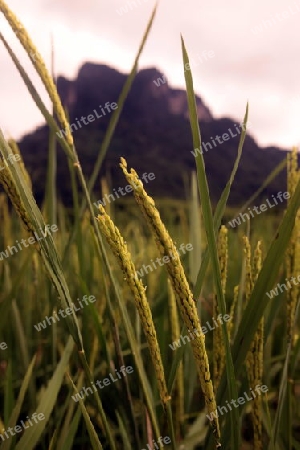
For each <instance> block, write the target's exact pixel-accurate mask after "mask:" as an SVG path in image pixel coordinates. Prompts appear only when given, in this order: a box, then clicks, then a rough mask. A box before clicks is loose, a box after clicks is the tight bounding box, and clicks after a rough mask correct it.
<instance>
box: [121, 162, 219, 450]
mask: <svg viewBox="0 0 300 450" xmlns="http://www.w3.org/2000/svg"><path fill="white" fill-rule="evenodd" d="M120 167H121V169H122V170H123V173H124V175H125V177H126V179H127V181H128V183H129V184H130V185H131V187H132V188H133V192H134V196H135V199H136V201H137V203H138V205H139V207H140V209H141V210H142V212H143V213H144V215H145V217H146V220H147V223H148V225H149V227H150V229H151V230H152V232H153V234H154V237H155V241H156V244H157V246H158V250H159V253H160V255H161V256H162V258H164V257H165V256H167V257H168V258H169V259H170V261H169V262H168V263H167V264H166V268H167V270H168V273H169V277H170V280H171V283H172V287H173V290H174V292H175V295H176V299H177V302H178V306H179V309H180V312H181V315H182V318H183V320H184V322H185V325H186V327H187V329H188V331H192V332H195V334H196V333H197V335H196V336H195V339H193V340H192V343H191V345H192V349H193V354H194V357H195V361H196V366H197V371H198V376H199V380H200V385H201V389H202V392H203V395H204V399H205V404H206V407H207V410H208V413H212V412H213V411H215V410H216V401H215V395H214V390H213V385H212V380H211V376H210V369H209V362H208V356H207V353H206V348H205V343H204V342H205V336H204V334H203V333H201V332H200V333H199V330H201V325H200V320H199V317H198V313H197V308H196V303H195V300H194V298H193V294H192V292H191V289H190V287H189V284H188V281H187V279H186V276H185V273H184V270H183V267H182V264H181V261H180V257H179V255H178V253H177V250H176V247H175V245H174V243H173V241H172V239H171V237H170V235H169V233H168V232H167V230H166V227H165V226H164V224H163V223H162V221H161V218H160V214H159V212H158V210H157V209H156V206H155V202H154V200H153V198H151V197H149V196H148V195H147V193H146V191H145V190H144V188H143V184H142V182H141V180H140V179H139V178H138V175H137V173H136V171H135V170H134V169H131V171H130V172H128V171H127V162H126V161H125V159H124V158H121V163H120ZM170 256H171V257H170ZM211 426H212V429H213V432H214V435H215V438H216V442H217V446H220V443H219V441H220V428H219V421H218V419H217V418H214V419H213V420H212V421H211Z"/></svg>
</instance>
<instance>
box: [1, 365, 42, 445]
mask: <svg viewBox="0 0 300 450" xmlns="http://www.w3.org/2000/svg"><path fill="white" fill-rule="evenodd" d="M35 360H36V356H34V357H33V358H32V361H31V363H30V365H29V367H28V369H27V372H26V374H25V377H24V380H23V382H22V385H21V389H20V392H19V396H18V398H17V401H16V404H15V407H14V410H13V412H12V414H11V416H10V419H9V422H8V425H7V428H8V427H11V428H14V427H15V425H16V424H17V420H18V417H19V415H20V411H21V408H22V405H23V401H24V397H25V394H26V391H27V389H28V386H29V383H30V380H31V377H32V371H33V368H34V365H35ZM11 444H12V441H11V440H10V439H8V440H7V441H4V443H3V444H2V445H1V450H9V449H10V447H11Z"/></svg>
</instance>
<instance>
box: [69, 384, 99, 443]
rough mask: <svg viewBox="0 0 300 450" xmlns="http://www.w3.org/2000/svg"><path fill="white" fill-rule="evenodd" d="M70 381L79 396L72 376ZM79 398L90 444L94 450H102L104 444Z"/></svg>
mask: <svg viewBox="0 0 300 450" xmlns="http://www.w3.org/2000/svg"><path fill="white" fill-rule="evenodd" d="M69 380H70V382H71V384H72V386H73V389H74V391H75V393H76V394H78V390H77V388H76V386H75V384H74V383H73V381H72V379H71V378H70V376H69ZM77 398H78V400H79V405H80V408H81V412H82V414H83V417H84V420H85V424H86V428H87V430H88V433H89V436H90V442H91V445H92V447H93V450H102V449H103V447H102V444H101V442H100V441H99V439H98V435H97V433H96V431H95V428H94V426H93V424H92V422H91V419H90V416H89V413H88V412H87V410H86V407H85V405H84V402H83V400H82V399H81V398H80V396H79V395H78V396H77Z"/></svg>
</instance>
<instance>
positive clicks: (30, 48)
mask: <svg viewBox="0 0 300 450" xmlns="http://www.w3.org/2000/svg"><path fill="white" fill-rule="evenodd" d="M0 11H1V12H2V13H3V15H4V16H5V18H6V20H7V21H8V23H9V25H10V26H11V28H12V30H13V31H14V33H15V35H16V36H17V38H18V39H19V41H20V43H21V44H22V46H23V47H24V49H25V51H26V53H27V54H28V56H29V57H30V59H31V61H32V64H33V66H34V67H35V69H36V71H37V73H38V74H39V76H40V78H41V80H42V81H43V83H44V86H45V88H46V90H47V92H48V95H49V97H50V99H51V101H52V103H53V108H54V111H55V113H56V115H57V118H58V120H59V122H60V124H61V126H62V128H63V129H65V131H66V140H67V142H68V144H69V145H70V147H73V144H74V142H73V136H72V134H71V131H70V127H69V123H68V121H67V118H66V115H65V111H64V109H63V107H62V104H61V101H60V98H59V95H58V93H57V89H56V86H55V84H54V82H53V78H52V77H51V75H50V74H49V72H48V70H47V68H46V65H45V63H44V60H43V58H42V57H41V55H40V53H39V51H38V50H37V48H36V46H35V45H34V43H33V42H32V40H31V38H30V36H29V34H28V32H27V30H26V29H25V28H24V26H23V25H22V23H21V22H20V20H19V19H18V18H17V16H16V15H15V14H14V13H13V12H12V11H11V9H10V8H9V7H8V6H7V4H6V3H5V2H4V1H3V0H0Z"/></svg>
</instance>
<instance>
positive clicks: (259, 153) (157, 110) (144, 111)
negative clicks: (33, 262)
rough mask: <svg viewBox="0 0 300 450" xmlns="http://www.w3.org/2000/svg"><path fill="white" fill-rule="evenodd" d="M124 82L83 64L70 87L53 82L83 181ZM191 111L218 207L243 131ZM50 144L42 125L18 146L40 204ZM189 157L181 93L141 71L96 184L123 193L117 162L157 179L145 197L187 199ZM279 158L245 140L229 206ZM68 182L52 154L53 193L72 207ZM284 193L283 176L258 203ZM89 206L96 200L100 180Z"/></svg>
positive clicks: (61, 158)
mask: <svg viewBox="0 0 300 450" xmlns="http://www.w3.org/2000/svg"><path fill="white" fill-rule="evenodd" d="M126 78H127V74H123V73H120V72H118V71H117V70H115V69H113V68H111V67H108V66H106V65H102V64H93V63H86V64H84V65H83V66H82V67H81V68H80V70H79V72H78V75H77V78H75V79H74V80H69V79H67V78H65V77H59V78H58V80H57V87H58V92H59V94H60V97H61V99H62V102H63V105H64V106H65V107H66V109H67V111H68V114H69V117H70V124H71V125H72V133H73V136H74V140H75V144H76V149H77V152H78V154H79V159H80V161H81V164H82V168H83V172H84V174H85V175H87V176H89V175H91V173H92V169H93V166H94V164H95V161H96V157H97V154H98V152H99V149H100V145H101V142H102V141H103V138H104V135H105V131H106V129H107V127H108V123H109V120H110V118H111V116H112V114H111V112H112V107H113V104H114V103H117V101H118V97H119V94H120V92H121V89H122V87H123V85H124V83H125V81H126ZM107 102H108V103H109V105H111V106H109V105H107ZM196 104H197V110H198V116H199V120H200V128H201V136H202V143H203V147H202V149H204V150H206V151H204V159H205V165H206V170H207V176H208V182H209V187H210V193H211V196H212V199H213V201H214V202H216V201H217V200H218V199H219V197H220V194H221V192H222V190H223V188H224V187H225V184H226V182H227V180H228V178H229V175H230V172H231V170H232V167H233V164H234V160H235V158H236V154H237V148H238V141H239V131H240V129H241V127H240V126H239V123H238V122H237V121H234V120H232V119H230V118H222V119H214V117H213V116H212V114H211V112H210V110H209V108H208V107H207V106H206V105H205V104H204V103H203V101H202V100H201V98H200V97H198V96H197V98H196ZM105 105H106V107H105ZM115 107H116V106H115ZM109 111H110V112H109ZM101 113H103V114H101ZM100 116H102V117H100ZM88 117H89V119H87V118H88ZM82 118H83V119H82ZM58 140H59V138H58ZM48 142H49V130H48V127H47V126H46V125H45V126H43V127H40V128H38V129H37V130H35V131H34V132H32V133H30V134H28V135H26V136H24V137H23V138H22V140H21V141H20V143H19V145H20V148H21V151H22V154H23V155H24V161H25V164H26V166H27V167H28V170H29V172H30V174H31V176H32V179H33V186H34V191H35V195H36V197H37V199H38V201H41V200H42V198H43V195H44V184H45V179H46V167H47V158H48ZM192 151H194V149H193V143H192V138H191V132H190V125H189V121H188V105H187V99H186V93H185V91H184V90H180V89H173V88H172V87H170V86H169V84H168V82H167V80H166V78H165V76H164V75H163V74H162V73H161V72H159V71H158V70H157V69H155V68H148V69H143V70H140V71H139V72H138V73H137V75H136V78H135V80H134V83H133V86H132V89H131V91H130V93H129V95H128V98H127V100H126V103H125V106H124V109H123V111H122V114H121V118H120V121H119V123H118V124H117V127H116V130H115V134H114V138H113V139H112V142H111V145H110V148H109V151H108V154H107V156H106V158H105V161H104V164H103V168H102V171H101V176H102V175H109V178H110V179H111V183H112V189H113V188H115V189H118V188H119V187H124V186H125V185H126V182H125V180H124V177H123V174H122V172H121V170H120V169H119V165H118V164H119V159H120V156H124V157H125V158H126V159H127V161H128V165H129V167H134V168H135V169H136V170H137V172H138V173H139V174H143V173H144V172H147V173H150V172H152V173H154V174H155V181H154V182H151V183H149V184H147V190H148V191H149V193H150V194H151V195H154V196H156V197H175V198H185V197H186V195H187V189H186V187H187V186H188V181H189V178H190V174H191V171H192V170H195V158H194V156H193V154H192ZM285 157H286V152H285V151H284V150H281V149H279V148H277V147H266V148H260V147H259V146H258V144H257V143H256V141H255V140H254V139H253V138H252V137H251V135H249V134H247V137H246V139H245V143H244V150H243V156H242V159H241V162H240V167H239V169H238V172H237V175H236V179H235V182H234V184H233V187H232V192H231V196H230V200H229V204H231V205H241V204H243V202H244V201H245V200H247V199H248V198H249V197H250V196H251V195H252V194H253V193H254V192H255V191H256V190H257V189H258V188H259V187H260V186H261V184H262V183H263V182H264V180H265V179H266V177H267V176H268V175H269V174H270V172H271V171H272V170H273V169H274V168H275V167H276V166H277V165H278V164H279V162H280V161H282V159H283V158H285ZM69 180H70V176H69V173H68V165H67V162H66V157H65V155H64V154H63V152H62V150H61V149H60V147H59V146H58V165H57V185H58V193H59V196H60V198H61V199H62V200H63V201H64V202H65V203H66V204H69V203H70V202H71V187H70V181H69ZM285 190H286V182H285V173H284V172H281V174H279V175H278V176H277V177H276V179H275V180H274V181H273V182H272V184H271V185H269V186H268V188H267V189H266V190H265V191H264V192H262V194H261V198H263V199H265V198H266V197H270V196H271V194H276V193H277V192H278V191H285ZM95 198H96V199H100V198H101V191H100V177H99V181H98V183H97V186H96V188H95ZM257 204H258V203H257Z"/></svg>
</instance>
